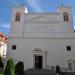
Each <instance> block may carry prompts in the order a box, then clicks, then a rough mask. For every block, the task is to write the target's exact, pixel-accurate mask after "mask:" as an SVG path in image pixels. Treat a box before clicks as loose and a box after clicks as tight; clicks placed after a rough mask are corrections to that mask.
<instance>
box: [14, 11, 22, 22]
mask: <svg viewBox="0 0 75 75" xmlns="http://www.w3.org/2000/svg"><path fill="white" fill-rule="evenodd" d="M20 16H21V14H20V13H19V12H17V13H16V17H15V21H20Z"/></svg>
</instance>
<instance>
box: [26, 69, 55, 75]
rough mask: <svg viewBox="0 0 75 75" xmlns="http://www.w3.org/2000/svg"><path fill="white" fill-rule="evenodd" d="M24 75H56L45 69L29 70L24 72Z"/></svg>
mask: <svg viewBox="0 0 75 75" xmlns="http://www.w3.org/2000/svg"><path fill="white" fill-rule="evenodd" d="M25 75H56V73H55V72H51V71H50V70H47V69H42V70H41V69H30V70H27V71H25Z"/></svg>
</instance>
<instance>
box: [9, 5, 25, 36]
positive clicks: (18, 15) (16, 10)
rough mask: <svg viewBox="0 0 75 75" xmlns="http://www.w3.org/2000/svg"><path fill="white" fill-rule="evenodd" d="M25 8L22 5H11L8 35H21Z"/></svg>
mask: <svg viewBox="0 0 75 75" xmlns="http://www.w3.org/2000/svg"><path fill="white" fill-rule="evenodd" d="M25 9H26V7H25V6H24V5H19V6H14V7H13V11H12V19H11V29H10V30H11V31H10V36H13V37H22V36H23V30H24V29H23V28H24V15H25Z"/></svg>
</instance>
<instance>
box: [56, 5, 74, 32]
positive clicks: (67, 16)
mask: <svg viewBox="0 0 75 75" xmlns="http://www.w3.org/2000/svg"><path fill="white" fill-rule="evenodd" d="M57 12H58V13H59V14H61V16H60V18H61V19H62V23H63V25H64V27H62V28H64V32H74V26H73V17H72V7H68V6H60V7H59V8H58V10H57Z"/></svg>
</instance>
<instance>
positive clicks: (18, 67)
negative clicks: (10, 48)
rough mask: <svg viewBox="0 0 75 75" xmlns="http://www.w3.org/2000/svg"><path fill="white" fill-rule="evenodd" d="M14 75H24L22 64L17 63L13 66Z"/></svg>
mask: <svg viewBox="0 0 75 75" xmlns="http://www.w3.org/2000/svg"><path fill="white" fill-rule="evenodd" d="M15 75H24V64H23V62H21V61H20V62H18V63H17V64H16V65H15Z"/></svg>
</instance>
